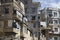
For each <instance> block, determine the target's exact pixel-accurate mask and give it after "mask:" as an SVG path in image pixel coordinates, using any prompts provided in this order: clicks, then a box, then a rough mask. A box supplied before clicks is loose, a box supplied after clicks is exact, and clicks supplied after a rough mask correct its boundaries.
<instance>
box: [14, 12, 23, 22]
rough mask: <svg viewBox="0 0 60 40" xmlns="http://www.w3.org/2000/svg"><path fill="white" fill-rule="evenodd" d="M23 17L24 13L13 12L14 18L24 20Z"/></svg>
mask: <svg viewBox="0 0 60 40" xmlns="http://www.w3.org/2000/svg"><path fill="white" fill-rule="evenodd" d="M22 17H23V16H22V14H21V13H20V12H18V11H16V12H14V14H13V19H17V20H20V21H22Z"/></svg>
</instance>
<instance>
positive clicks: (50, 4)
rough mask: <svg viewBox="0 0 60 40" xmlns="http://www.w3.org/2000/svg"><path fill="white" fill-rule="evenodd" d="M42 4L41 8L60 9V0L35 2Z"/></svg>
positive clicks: (38, 0)
mask: <svg viewBox="0 0 60 40" xmlns="http://www.w3.org/2000/svg"><path fill="white" fill-rule="evenodd" d="M33 1H36V2H40V3H41V7H42V8H44V7H54V8H60V0H33Z"/></svg>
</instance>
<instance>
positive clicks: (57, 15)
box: [41, 7, 60, 40]
mask: <svg viewBox="0 0 60 40" xmlns="http://www.w3.org/2000/svg"><path fill="white" fill-rule="evenodd" d="M41 21H42V22H45V23H46V27H45V28H46V29H44V31H45V32H44V31H43V32H44V33H43V32H42V33H43V34H44V35H45V38H46V40H60V9H58V8H52V7H48V8H44V9H42V10H41ZM42 28H44V26H42Z"/></svg>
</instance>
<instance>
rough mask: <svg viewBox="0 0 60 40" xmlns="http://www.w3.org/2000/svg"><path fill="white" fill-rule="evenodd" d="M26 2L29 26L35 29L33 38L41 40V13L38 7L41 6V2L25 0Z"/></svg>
mask: <svg viewBox="0 0 60 40" xmlns="http://www.w3.org/2000/svg"><path fill="white" fill-rule="evenodd" d="M24 4H25V13H26V14H25V16H26V18H27V19H28V27H30V28H31V29H33V30H32V31H33V40H39V38H40V36H39V35H40V33H39V32H40V31H38V28H39V27H40V21H39V19H40V14H38V13H39V11H38V9H39V8H40V2H32V0H25V2H24ZM38 15H39V16H38ZM38 34H39V35H38Z"/></svg>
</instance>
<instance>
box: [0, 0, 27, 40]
mask: <svg viewBox="0 0 60 40" xmlns="http://www.w3.org/2000/svg"><path fill="white" fill-rule="evenodd" d="M24 11H25V10H24V4H23V1H21V0H0V40H23V39H24V38H25V34H26V32H25V31H26V30H27V18H26V17H25V12H24Z"/></svg>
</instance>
